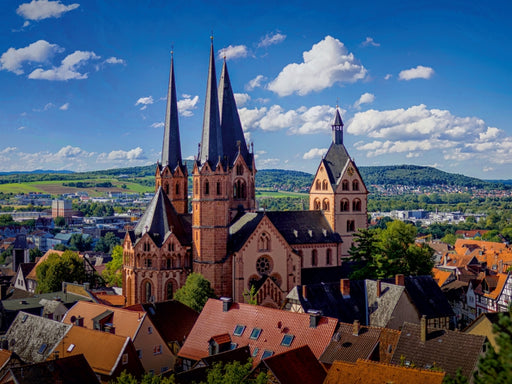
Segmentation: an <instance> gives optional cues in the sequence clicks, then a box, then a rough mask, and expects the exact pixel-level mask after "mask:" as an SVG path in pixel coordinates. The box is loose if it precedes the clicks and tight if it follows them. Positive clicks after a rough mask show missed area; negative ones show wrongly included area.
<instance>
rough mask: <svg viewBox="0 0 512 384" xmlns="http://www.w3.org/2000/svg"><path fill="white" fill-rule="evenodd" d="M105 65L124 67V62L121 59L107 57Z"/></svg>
mask: <svg viewBox="0 0 512 384" xmlns="http://www.w3.org/2000/svg"><path fill="white" fill-rule="evenodd" d="M105 63H107V64H123V65H126V61H124V60H123V59H118V58H117V57H114V56H112V57H109V58H108V59H107V60H105Z"/></svg>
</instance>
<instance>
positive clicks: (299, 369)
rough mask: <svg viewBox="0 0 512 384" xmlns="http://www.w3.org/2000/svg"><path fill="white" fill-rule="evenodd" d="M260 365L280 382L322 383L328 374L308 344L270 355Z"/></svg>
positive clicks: (290, 383)
mask: <svg viewBox="0 0 512 384" xmlns="http://www.w3.org/2000/svg"><path fill="white" fill-rule="evenodd" d="M260 366H265V367H267V368H268V369H269V370H270V371H271V372H272V375H273V379H274V380H277V383H279V384H296V383H308V384H322V383H323V382H324V379H325V377H326V376H327V372H326V371H325V368H324V367H323V366H322V365H321V364H320V363H319V362H318V360H317V358H316V357H315V355H314V354H313V352H311V349H310V348H309V347H308V346H307V345H304V346H302V347H298V348H295V349H292V350H290V351H286V352H283V353H280V354H278V355H274V356H271V357H268V358H266V359H264V360H262V361H261V363H260Z"/></svg>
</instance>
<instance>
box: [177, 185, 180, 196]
mask: <svg viewBox="0 0 512 384" xmlns="http://www.w3.org/2000/svg"><path fill="white" fill-rule="evenodd" d="M179 194H180V183H176V195H179Z"/></svg>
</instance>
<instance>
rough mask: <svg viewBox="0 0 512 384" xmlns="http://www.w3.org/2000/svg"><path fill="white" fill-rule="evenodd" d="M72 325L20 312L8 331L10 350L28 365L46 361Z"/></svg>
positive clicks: (7, 337)
mask: <svg viewBox="0 0 512 384" xmlns="http://www.w3.org/2000/svg"><path fill="white" fill-rule="evenodd" d="M70 327H71V326H70V325H68V324H62V323H60V322H58V321H54V320H50V319H45V318H43V317H40V316H35V315H31V314H28V313H26V312H19V313H18V316H16V318H15V319H14V321H13V323H12V324H11V326H10V327H9V329H8V330H7V333H6V335H5V338H6V339H7V342H8V343H9V350H10V351H12V352H14V353H16V354H17V355H18V356H19V357H20V358H21V359H22V360H23V361H25V362H26V363H39V362H41V361H44V360H46V359H47V358H48V357H49V356H50V353H51V352H52V350H53V348H54V347H55V345H56V344H58V343H59V342H60V340H62V338H63V337H64V336H65V335H66V334H67V333H68V331H69V329H70Z"/></svg>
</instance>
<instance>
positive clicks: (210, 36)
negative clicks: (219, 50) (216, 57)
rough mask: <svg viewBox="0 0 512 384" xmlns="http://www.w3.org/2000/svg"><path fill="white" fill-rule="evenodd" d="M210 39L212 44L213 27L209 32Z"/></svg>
mask: <svg viewBox="0 0 512 384" xmlns="http://www.w3.org/2000/svg"><path fill="white" fill-rule="evenodd" d="M210 41H211V42H212V44H213V29H212V31H211V33H210Z"/></svg>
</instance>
